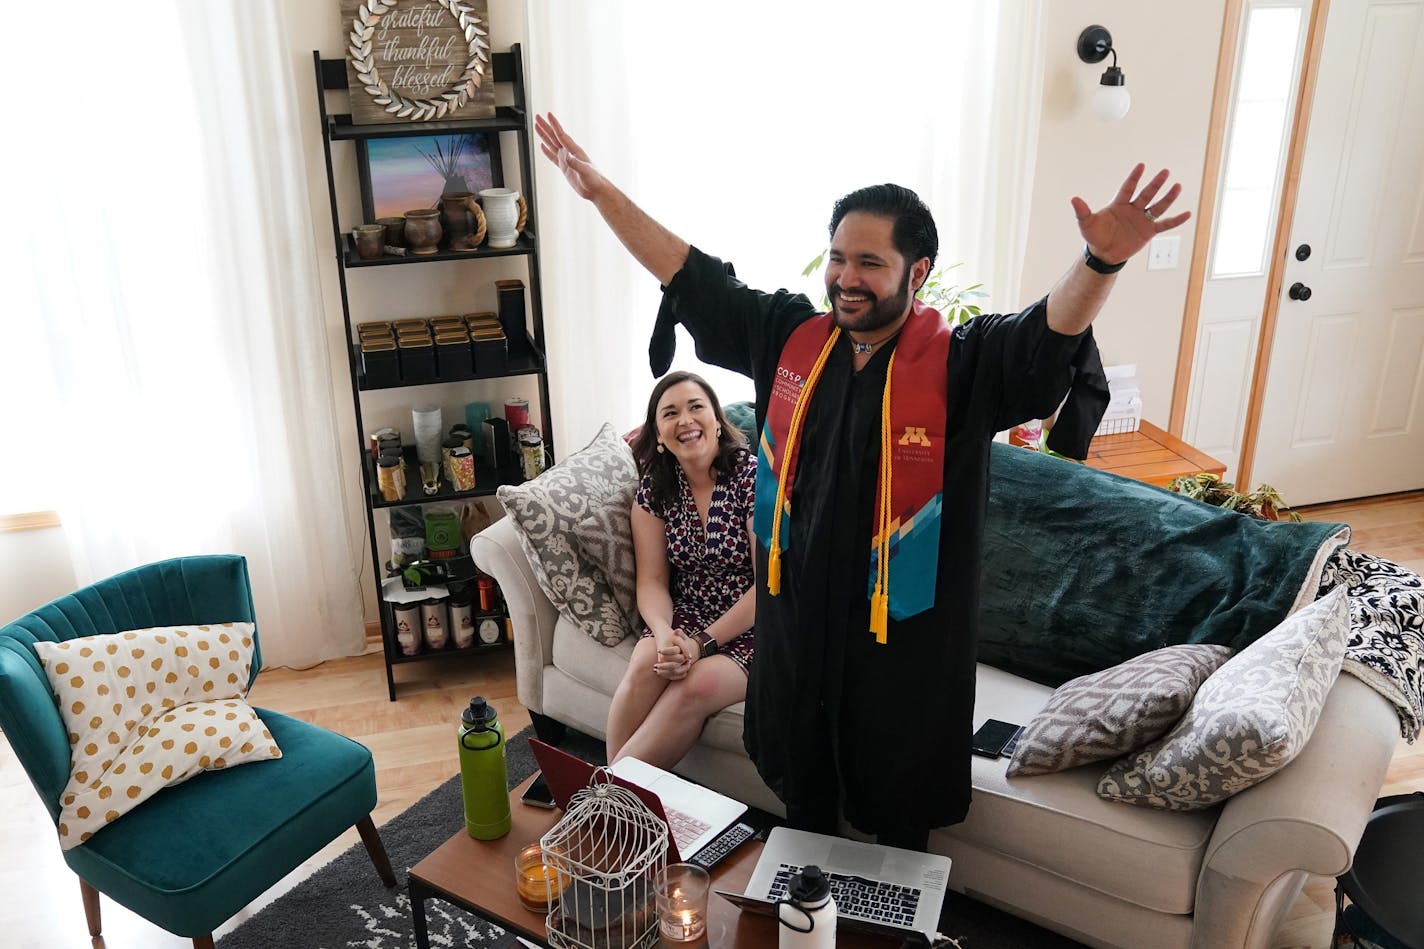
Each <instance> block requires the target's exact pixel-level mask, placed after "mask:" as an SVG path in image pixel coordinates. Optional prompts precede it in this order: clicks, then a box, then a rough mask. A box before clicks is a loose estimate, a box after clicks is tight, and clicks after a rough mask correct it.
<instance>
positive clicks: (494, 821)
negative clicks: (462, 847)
mask: <svg viewBox="0 0 1424 949" xmlns="http://www.w3.org/2000/svg"><path fill="white" fill-rule="evenodd" d="M460 788H461V790H462V791H463V792H464V796H465V830H466V831H467V832H469V835H470V836H471V837H473V838H475V839H476V840H494V839H495V838H497V837H503V836H504V835H505V834H507V833H509V822H510V815H509V780H508V772H507V771H506V769H505V764H504V728H503V726H501V725H500V724H499V717H498V716H497V715H496V714H495V710H494V708H493V707H492V706H490V705H489V704H488V703H487V702H486V701H485V700H484V697H483V696H479V695H477V696H475V697H474V698H472V699H470V707H469V708H467V709H465V711H464V712H463V713H462V714H461V715H460Z"/></svg>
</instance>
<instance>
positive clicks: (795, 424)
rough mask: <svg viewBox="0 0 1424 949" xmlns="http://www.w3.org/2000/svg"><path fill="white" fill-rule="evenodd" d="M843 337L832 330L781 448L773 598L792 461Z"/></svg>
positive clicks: (771, 561) (770, 576)
mask: <svg viewBox="0 0 1424 949" xmlns="http://www.w3.org/2000/svg"><path fill="white" fill-rule="evenodd" d="M840 338H841V328H840V327H839V326H837V327H836V328H835V329H833V330H831V335H830V336H829V337H827V339H826V345H824V346H822V347H821V354H820V355H819V356H817V357H816V362H815V365H813V366H812V367H811V372H810V374H809V375H808V376H807V377H806V382H805V384H803V385H802V386H801V392H800V393H799V394H798V395H797V396H796V406H795V408H793V409H792V410H791V427H790V429H788V431H787V433H786V444H785V445H783V446H782V449H781V471H780V473H779V474H778V475H777V478H776V512H775V513H774V514H773V515H772V519H771V549H770V550H769V551H768V552H767V559H766V589H767V592H768V593H770V594H771V595H772V596H779V595H780V594H781V512H782V510H783V508H784V507H785V506H786V501H787V497H786V496H787V493H788V492H789V491H790V490H791V482H790V479H789V477H788V476H789V475H790V473H791V467H792V464H791V463H792V459H794V458H795V457H796V444H797V442H798V441H799V440H800V438H801V423H802V422H804V421H805V419H806V408H807V406H809V405H810V404H811V393H812V392H813V391H814V390H815V388H816V383H817V382H819V381H820V380H821V371H822V370H823V369H825V368H826V360H827V359H829V358H830V355H831V350H832V348H834V346H835V345H836V340H838V339H840Z"/></svg>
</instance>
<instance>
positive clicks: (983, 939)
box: [217, 728, 1081, 949]
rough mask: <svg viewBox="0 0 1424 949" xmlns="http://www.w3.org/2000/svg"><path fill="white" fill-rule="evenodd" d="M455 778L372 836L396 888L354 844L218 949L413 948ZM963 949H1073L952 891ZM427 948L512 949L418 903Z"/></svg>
mask: <svg viewBox="0 0 1424 949" xmlns="http://www.w3.org/2000/svg"><path fill="white" fill-rule="evenodd" d="M533 734H534V732H533V729H530V728H526V729H524V730H523V731H521V732H519V734H517V735H515V736H514V737H512V738H510V739H509V742H508V751H507V752H506V754H507V758H508V767H509V786H510V787H513V786H514V785H516V784H518V783H519V782H521V781H523V780H524V779H525V778H527V777H528V776H529V775H531V774H533V773H534V769H535V764H534V756H533V754H532V753H531V752H530V751H529V742H528V739H529V738H532V737H533ZM560 747H562V748H563V749H564V750H566V751H568V752H569V753H570V754H574V755H577V756H578V757H580V758H583V759H584V760H586V761H593V762H597V763H600V764H601V763H602V762H603V760H604V746H603V742H602V741H600V740H598V739H594V738H590V737H588V736H586V735H581V734H579V733H578V732H575V731H572V730H570V731H569V734H568V737H567V738H566V739H565V740H564V741H563V742H562V743H561V746H560ZM464 819H465V818H464V805H463V802H462V801H461V799H460V781H459V777H458V776H456V777H453V778H451V779H450V780H448V781H446V782H445V783H444V784H442V785H440V787H438V788H436V789H435V790H434V791H431V792H430V793H429V794H427V795H426V796H425V797H423V798H421V799H420V800H419V801H417V802H416V803H415V804H413V805H411V806H410V807H409V808H407V809H406V810H405V811H403V812H402V813H400V814H398V815H396V816H395V817H394V818H392V819H391V820H390V821H389V822H387V823H386V824H385V825H383V826H382V827H381V828H380V831H381V839H382V840H383V841H384V842H385V845H386V851H387V852H388V853H389V854H390V857H391V866H392V867H393V868H394V869H395V871H396V879H397V881H398V885H397V886H396V887H395V888H393V889H389V890H388V889H386V888H385V886H383V885H382V884H381V880H380V877H378V876H377V875H376V869H375V867H373V866H372V865H371V858H370V857H369V856H367V854H366V848H365V847H363V846H362V845H361V844H356V845H355V846H353V847H351V848H350V849H349V850H347V851H346V852H345V853H343V854H342V855H341V856H339V857H337V858H336V859H335V860H333V861H332V862H331V863H329V864H327V865H326V866H325V867H322V868H321V869H320V870H318V871H316V873H314V874H312V875H311V876H310V877H309V878H308V879H306V880H304V881H303V882H301V883H299V884H298V885H297V886H296V887H295V888H294V889H293V890H292V891H291V892H289V893H286V894H285V895H283V896H281V897H279V898H278V899H276V900H274V901H273V902H272V903H271V905H269V906H267V907H266V908H265V909H263V910H262V911H261V912H259V913H257V915H255V916H253V917H252V919H250V920H248V921H247V922H246V923H243V924H242V925H241V926H240V927H238V928H237V929H236V930H234V931H233V932H232V933H230V934H228V935H226V936H223V937H222V938H220V939H219V940H218V941H217V945H218V947H219V949H276V947H281V949H414V946H415V937H414V935H413V934H412V932H411V923H410V900H409V896H408V893H407V889H406V876H407V874H408V873H409V871H410V868H411V867H412V866H414V865H415V864H417V863H419V862H420V861H421V860H422V859H424V858H425V856H426V855H427V854H429V853H431V852H432V851H433V850H435V848H437V847H439V846H440V845H441V844H442V843H444V842H445V841H446V840H447V839H449V837H450V835H451V834H453V833H455V832H456V831H458V830H459V829H460V828H461V827H463V826H464ZM946 904H947V906H948V907H949V918H950V919H953V920H955V931H954V932H952V933H950V934H949V935H952V936H954V937H955V938H956V939H958V940H959V943H960V945H961V946H962V947H963V949H1081V946H1080V944H1079V943H1077V942H1074V941H1073V940H1071V939H1065V938H1064V937H1062V936H1059V935H1058V934H1056V933H1052V932H1049V931H1048V930H1046V929H1041V928H1039V927H1037V926H1034V925H1033V924H1032V923H1028V922H1025V921H1024V920H1021V919H1018V918H1017V917H1014V916H1010V915H1009V914H1007V913H1001V912H999V911H998V910H996V909H993V908H991V907H989V906H985V905H984V904H982V903H978V902H975V901H974V900H971V899H969V898H968V897H964V896H960V895H959V894H957V893H950V894H949V895H948V897H947V898H946ZM426 919H427V921H428V923H429V931H430V944H431V946H434V947H440V949H454V947H465V946H474V947H479V949H510V947H513V949H522V947H521V944H519V943H517V942H515V941H514V938H513V937H512V936H511V935H510V934H508V933H506V932H505V931H504V930H502V929H500V928H499V927H498V926H495V925H494V924H493V923H489V922H486V921H485V920H483V919H481V918H480V917H478V916H476V915H474V914H472V913H467V912H465V911H464V910H461V909H458V908H457V907H455V906H452V905H450V904H449V903H446V902H444V901H442V900H430V901H428V902H427V903H426Z"/></svg>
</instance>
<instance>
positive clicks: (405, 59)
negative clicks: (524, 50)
mask: <svg viewBox="0 0 1424 949" xmlns="http://www.w3.org/2000/svg"><path fill="white" fill-rule="evenodd" d="M341 18H342V22H343V25H344V26H345V27H346V42H347V48H346V75H347V82H348V84H349V85H350V89H351V121H352V122H354V123H356V124H358V125H371V124H376V123H381V122H429V121H435V120H439V119H473V118H488V117H490V116H492V115H494V70H493V69H492V67H491V64H490V45H489V16H488V14H487V12H486V0H367V2H364V3H361V2H358V0H341Z"/></svg>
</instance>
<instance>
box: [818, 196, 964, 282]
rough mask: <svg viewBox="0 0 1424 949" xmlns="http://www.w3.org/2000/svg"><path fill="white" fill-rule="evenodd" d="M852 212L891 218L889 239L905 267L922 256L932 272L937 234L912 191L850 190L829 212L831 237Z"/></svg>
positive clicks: (924, 209)
mask: <svg viewBox="0 0 1424 949" xmlns="http://www.w3.org/2000/svg"><path fill="white" fill-rule="evenodd" d="M852 211H863V212H864V213H866V214H874V215H877V216H879V217H888V218H890V219H891V220H892V221H894V222H895V229H894V230H893V231H892V232H891V240H892V241H894V243H895V249H896V250H897V251H899V252H900V256H902V257H904V258H905V264H906V266H908V265H910V264H913V263H914V262H915V261H917V260H919V259H920V258H921V257H928V258H929V259H930V270H934V264H935V258H936V257H938V256H939V231H938V229H936V228H935V222H934V215H932V214H930V209H929V208H927V207H925V203H924V202H923V201H921V200H920V196H919V195H917V194H915V192H913V191H911V190H910V189H909V188H904V187H901V186H900V185H892V184H883V185H871V186H870V187H868V188H861V189H860V190H859V191H852V192H851V193H850V194H848V195H846V196H845V197H843V198H841V199H840V200H839V201H837V202H836V206H835V207H834V208H832V209H831V227H830V234H831V237H832V238H834V237H835V236H836V228H837V227H839V226H840V223H841V219H842V218H844V217H845V216H846V215H847V214H849V213H851V212H852ZM915 289H917V290H918V289H919V288H918V287H916V288H915Z"/></svg>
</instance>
